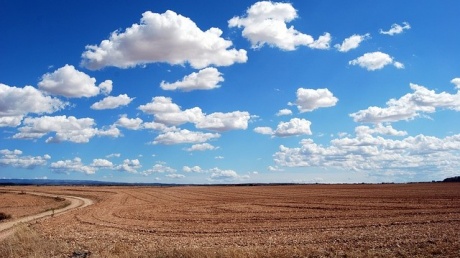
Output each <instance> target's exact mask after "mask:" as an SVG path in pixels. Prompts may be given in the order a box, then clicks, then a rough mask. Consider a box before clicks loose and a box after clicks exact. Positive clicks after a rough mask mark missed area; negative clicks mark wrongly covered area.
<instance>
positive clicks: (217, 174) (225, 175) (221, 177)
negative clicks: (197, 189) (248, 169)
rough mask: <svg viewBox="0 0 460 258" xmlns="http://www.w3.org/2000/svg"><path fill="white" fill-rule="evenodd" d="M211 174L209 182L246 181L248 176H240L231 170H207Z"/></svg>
mask: <svg viewBox="0 0 460 258" xmlns="http://www.w3.org/2000/svg"><path fill="white" fill-rule="evenodd" d="M209 172H210V173H211V176H210V178H209V179H210V180H211V181H214V180H217V181H235V180H245V179H248V178H249V176H247V175H245V176H240V175H238V173H236V172H235V171H234V170H231V169H227V170H224V169H220V168H217V167H216V168H212V169H210V170H209Z"/></svg>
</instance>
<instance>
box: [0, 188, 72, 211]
mask: <svg viewBox="0 0 460 258" xmlns="http://www.w3.org/2000/svg"><path fill="white" fill-rule="evenodd" d="M65 204H66V203H65V200H64V199H60V198H54V197H47V196H37V195H33V194H28V193H26V192H22V191H19V192H11V191H6V190H4V189H3V190H2V189H1V188H0V212H3V213H5V214H9V215H11V219H15V218H20V217H25V216H28V215H33V214H37V213H40V212H43V211H47V210H52V209H57V208H60V207H62V206H63V205H65Z"/></svg>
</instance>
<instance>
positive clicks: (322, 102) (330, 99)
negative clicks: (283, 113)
mask: <svg viewBox="0 0 460 258" xmlns="http://www.w3.org/2000/svg"><path fill="white" fill-rule="evenodd" d="M296 95H297V100H296V102H295V103H289V105H297V108H298V109H299V111H300V112H301V113H304V112H310V111H313V110H315V109H318V108H323V107H333V106H335V104H336V103H337V101H338V99H337V98H336V97H334V95H333V94H332V92H330V91H329V90H328V89H317V90H314V89H304V88H299V89H297V93H296Z"/></svg>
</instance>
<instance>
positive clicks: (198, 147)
mask: <svg viewBox="0 0 460 258" xmlns="http://www.w3.org/2000/svg"><path fill="white" fill-rule="evenodd" d="M218 148H219V147H215V146H213V145H212V144H209V143H207V142H206V143H198V144H194V145H192V146H191V147H190V148H186V149H185V150H186V151H207V150H217V149H218Z"/></svg>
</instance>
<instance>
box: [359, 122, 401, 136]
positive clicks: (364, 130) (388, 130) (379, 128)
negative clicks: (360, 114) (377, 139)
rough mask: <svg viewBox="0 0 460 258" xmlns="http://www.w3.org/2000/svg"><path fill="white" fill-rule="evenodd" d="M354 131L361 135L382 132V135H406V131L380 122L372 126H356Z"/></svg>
mask: <svg viewBox="0 0 460 258" xmlns="http://www.w3.org/2000/svg"><path fill="white" fill-rule="evenodd" d="M355 133H356V135H357V136H361V135H370V134H382V135H391V136H406V135H407V132H406V131H398V130H396V129H394V128H393V127H392V126H391V125H387V126H383V125H382V124H376V125H374V128H370V127H369V126H364V125H361V126H358V127H356V128H355Z"/></svg>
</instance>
